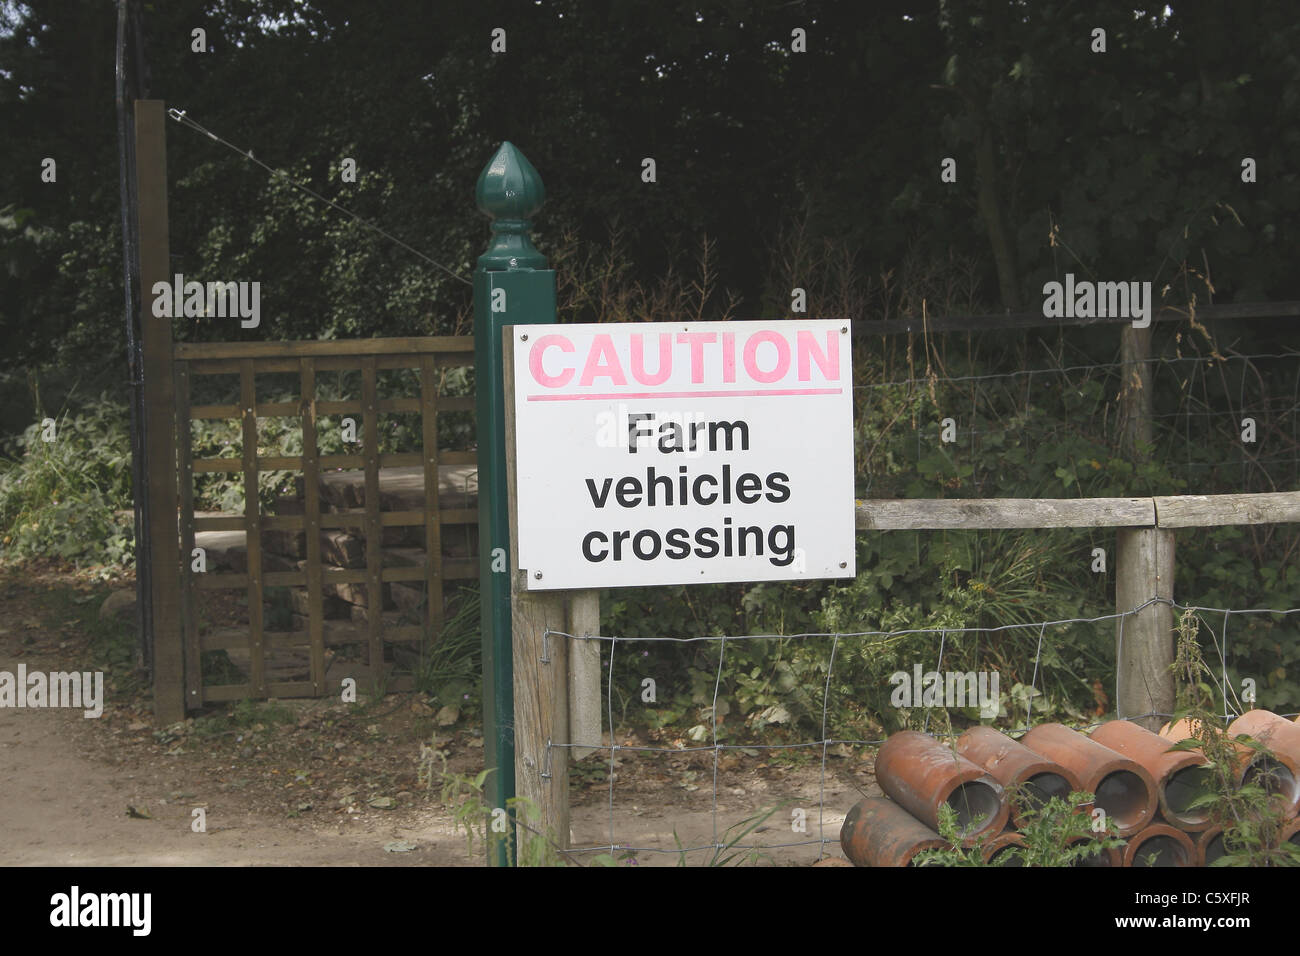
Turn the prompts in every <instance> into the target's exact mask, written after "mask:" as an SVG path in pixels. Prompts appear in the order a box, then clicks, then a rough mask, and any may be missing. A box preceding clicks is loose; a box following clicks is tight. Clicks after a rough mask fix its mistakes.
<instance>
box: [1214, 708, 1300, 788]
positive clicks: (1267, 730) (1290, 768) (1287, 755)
mask: <svg viewBox="0 0 1300 956" xmlns="http://www.w3.org/2000/svg"><path fill="white" fill-rule="evenodd" d="M1238 734H1249V735H1250V736H1251V737H1252V738H1254V739H1255V740H1257V741H1259V742H1260V743H1261V744H1263V745H1264V746H1265V747H1267V748H1268V749H1269V750H1270V751H1272V753H1273V757H1272V758H1269V757H1266V756H1264V755H1263V754H1261V753H1258V752H1257V751H1249V752H1247V753H1245V754H1244V755H1243V760H1242V765H1241V769H1240V770H1239V771H1238V773H1239V777H1238V784H1239V785H1240V784H1246V783H1250V782H1252V781H1258V782H1259V783H1260V784H1261V785H1262V786H1263V787H1264V789H1265V790H1268V791H1269V792H1270V793H1276V794H1278V796H1279V798H1280V799H1281V800H1282V801H1283V802H1284V803H1285V805H1286V807H1287V811H1288V812H1289V813H1295V812H1296V810H1297V808H1300V726H1296V724H1294V723H1292V722H1291V721H1289V720H1287V719H1286V718H1285V717H1279V716H1278V715H1277V714H1274V713H1272V712H1271V711H1267V710H1248V711H1246V713H1244V714H1242V715H1241V716H1240V717H1238V718H1237V719H1236V720H1234V721H1233V722H1232V723H1231V724H1229V725H1228V735H1229V736H1230V737H1234V738H1235V737H1236V736H1237V735H1238Z"/></svg>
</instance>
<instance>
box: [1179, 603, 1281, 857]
mask: <svg viewBox="0 0 1300 956" xmlns="http://www.w3.org/2000/svg"><path fill="white" fill-rule="evenodd" d="M1199 631H1200V622H1199V620H1198V618H1197V616H1196V615H1195V614H1194V613H1193V612H1191V611H1185V612H1183V615H1182V617H1181V618H1180V620H1179V622H1178V648H1177V654H1176V656H1175V659H1174V664H1173V668H1172V669H1173V671H1174V674H1175V676H1176V678H1177V698H1176V705H1175V711H1176V712H1175V714H1174V720H1180V719H1187V720H1189V721H1190V722H1191V724H1190V726H1191V728H1192V730H1193V734H1194V736H1193V737H1190V738H1188V739H1186V740H1183V741H1179V742H1178V743H1177V744H1175V745H1173V746H1171V747H1170V749H1171V750H1192V751H1199V752H1200V753H1201V754H1203V755H1204V756H1205V758H1206V764H1205V766H1206V768H1207V769H1208V770H1209V772H1210V774H1211V778H1212V781H1213V785H1212V786H1211V788H1210V792H1208V793H1206V794H1203V795H1202V796H1200V797H1197V798H1196V799H1195V800H1193V801H1192V802H1191V803H1190V804H1189V806H1190V808H1193V809H1205V810H1208V811H1209V814H1210V819H1211V820H1212V821H1213V822H1214V823H1216V824H1219V825H1221V826H1222V827H1223V849H1224V854H1223V856H1221V857H1219V859H1217V860H1215V861H1214V862H1213V863H1212V864H1211V865H1212V866H1300V846H1296V845H1295V844H1294V843H1291V842H1290V841H1283V840H1282V838H1281V836H1282V831H1283V830H1284V829H1285V828H1286V826H1287V824H1288V823H1290V822H1291V817H1290V813H1289V800H1290V798H1289V790H1290V787H1289V785H1283V786H1281V787H1278V786H1275V785H1274V784H1273V781H1272V780H1271V779H1270V773H1269V767H1270V766H1273V767H1276V766H1279V764H1278V762H1277V761H1276V758H1275V757H1274V756H1273V754H1272V752H1271V751H1270V750H1269V749H1268V747H1267V746H1265V745H1264V743H1263V742H1261V741H1259V740H1255V739H1253V738H1251V737H1250V736H1249V735H1247V734H1237V735H1235V736H1230V735H1229V734H1228V731H1227V729H1226V728H1225V727H1223V726H1222V723H1221V722H1220V719H1219V718H1218V717H1216V715H1215V714H1214V712H1213V706H1214V703H1215V689H1214V687H1213V686H1212V683H1213V681H1214V672H1213V671H1212V670H1211V669H1210V667H1209V665H1207V664H1206V663H1205V660H1204V658H1203V657H1202V655H1201V645H1200V642H1199V640H1198V634H1199ZM1237 706H1238V707H1240V706H1241V705H1240V702H1237ZM1250 760H1259V761H1260V762H1261V764H1262V767H1263V772H1261V773H1259V774H1257V775H1255V776H1254V777H1253V778H1251V779H1247V780H1244V781H1243V783H1242V784H1241V785H1240V786H1238V784H1237V781H1238V778H1239V777H1240V776H1241V770H1242V764H1243V762H1245V761H1250ZM1279 789H1280V790H1281V791H1282V792H1281V793H1280V794H1279V793H1277V792H1276V791H1277V790H1279Z"/></svg>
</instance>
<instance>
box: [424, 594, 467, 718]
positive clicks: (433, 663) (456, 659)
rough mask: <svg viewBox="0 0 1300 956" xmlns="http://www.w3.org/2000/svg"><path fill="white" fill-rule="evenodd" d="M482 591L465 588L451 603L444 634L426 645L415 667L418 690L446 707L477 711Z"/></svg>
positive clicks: (444, 624) (443, 630) (443, 629)
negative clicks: (449, 705)
mask: <svg viewBox="0 0 1300 956" xmlns="http://www.w3.org/2000/svg"><path fill="white" fill-rule="evenodd" d="M482 649H483V648H482V639H481V635H480V631H479V592H478V588H477V587H468V586H467V587H464V588H462V589H461V590H460V591H458V592H457V594H456V595H455V597H454V598H453V599H452V602H451V611H450V613H449V615H448V616H447V618H446V620H445V622H444V623H443V627H442V631H441V633H440V634H438V635H436V636H435V638H434V639H433V640H432V641H431V642H427V646H425V645H422V647H421V653H420V658H419V660H418V661H417V663H416V665H415V681H416V685H415V689H416V690H418V691H421V692H423V693H425V694H428V695H429V696H431V697H433V698H435V699H436V700H437V701H438V702H439V703H442V704H454V705H456V706H458V707H460V708H461V709H462V710H473V709H474V708H475V707H476V705H477V702H478V696H477V695H478V690H479V684H480V682H481V677H482V665H481V657H482Z"/></svg>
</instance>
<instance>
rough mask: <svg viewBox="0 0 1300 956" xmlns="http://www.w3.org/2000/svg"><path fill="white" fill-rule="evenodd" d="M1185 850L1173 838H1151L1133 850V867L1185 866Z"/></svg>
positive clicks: (1186, 861)
mask: <svg viewBox="0 0 1300 956" xmlns="http://www.w3.org/2000/svg"><path fill="white" fill-rule="evenodd" d="M1188 862H1189V861H1188V859H1187V848H1186V847H1185V846H1183V845H1182V844H1181V843H1179V842H1178V841H1177V840H1175V839H1174V838H1173V837H1168V836H1164V835H1163V834H1161V835H1159V836H1153V837H1150V838H1149V839H1146V840H1143V841H1142V842H1141V843H1140V844H1139V845H1138V846H1137V847H1135V848H1134V850H1133V865H1134V866H1143V867H1145V866H1187V864H1188Z"/></svg>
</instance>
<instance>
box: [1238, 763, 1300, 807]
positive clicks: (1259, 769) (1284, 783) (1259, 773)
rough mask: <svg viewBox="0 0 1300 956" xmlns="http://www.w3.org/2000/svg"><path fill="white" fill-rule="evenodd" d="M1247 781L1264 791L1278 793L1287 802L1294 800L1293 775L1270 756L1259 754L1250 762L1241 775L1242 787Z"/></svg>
mask: <svg viewBox="0 0 1300 956" xmlns="http://www.w3.org/2000/svg"><path fill="white" fill-rule="evenodd" d="M1248 783H1254V784H1258V785H1259V786H1261V787H1263V788H1264V792H1265V793H1276V794H1280V795H1281V796H1282V797H1283V798H1284V799H1285V800H1286V801H1287V802H1289V803H1294V802H1295V799H1296V779H1295V775H1294V774H1293V773H1291V771H1290V770H1288V769H1287V768H1286V767H1285V766H1283V765H1282V764H1281V763H1278V761H1276V760H1274V759H1273V758H1272V757H1265V756H1262V755H1261V756H1259V757H1256V758H1255V759H1254V760H1252V761H1251V762H1250V766H1249V767H1247V768H1246V772H1245V773H1244V774H1242V775H1241V785H1242V786H1243V787H1244V786H1246V784H1248Z"/></svg>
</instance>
